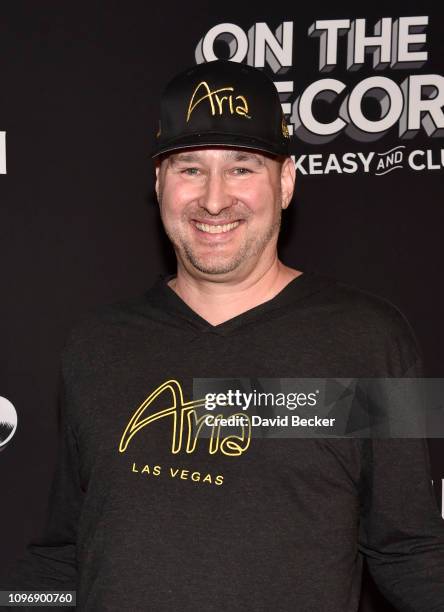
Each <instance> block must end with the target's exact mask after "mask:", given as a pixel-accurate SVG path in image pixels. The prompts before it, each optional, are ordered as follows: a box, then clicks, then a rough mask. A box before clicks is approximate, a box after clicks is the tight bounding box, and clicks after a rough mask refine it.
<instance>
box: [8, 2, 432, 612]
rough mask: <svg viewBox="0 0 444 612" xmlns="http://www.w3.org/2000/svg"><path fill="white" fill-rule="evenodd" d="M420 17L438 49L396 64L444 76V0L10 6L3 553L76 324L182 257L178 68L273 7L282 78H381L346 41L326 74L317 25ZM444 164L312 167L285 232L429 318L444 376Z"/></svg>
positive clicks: (298, 82) (415, 143) (45, 453)
mask: <svg viewBox="0 0 444 612" xmlns="http://www.w3.org/2000/svg"><path fill="white" fill-rule="evenodd" d="M408 15H429V18H430V25H429V26H428V28H427V44H426V49H427V50H428V51H429V61H428V62H427V64H426V65H425V66H424V67H423V68H421V69H419V70H413V69H410V70H408V69H407V70H405V71H398V72H400V73H402V74H394V71H391V72H390V71H383V72H382V73H381V74H383V75H384V76H388V77H389V78H393V79H394V80H396V81H397V82H398V83H399V82H401V80H402V79H403V78H405V76H407V75H408V74H420V73H425V74H427V73H437V74H442V71H443V63H444V59H443V58H444V55H443V40H444V9H443V8H440V6H439V4H438V3H436V4H435V5H432V3H427V2H417V3H406V2H402V3H401V2H399V3H398V2H385V3H384V4H381V5H380V6H378V4H377V3H375V2H369V3H368V4H367V3H364V4H360V5H355V4H352V3H347V2H341V1H338V2H336V3H335V4H334V7H332V4H331V3H326V2H325V3H323V2H310V3H306V4H303V5H301V4H300V3H299V4H297V3H294V2H289V1H285V2H280V3H279V4H275V3H269V4H268V5H267V4H264V8H263V9H256V8H255V10H254V12H253V11H252V8H251V5H249V4H241V3H233V4H231V5H230V3H228V4H227V3H217V4H214V5H212V4H211V3H208V2H200V1H199V2H193V3H191V4H190V3H183V2H177V1H176V2H169V3H168V4H167V3H159V4H157V5H151V4H150V5H149V4H148V3H147V2H142V1H140V0H133V1H131V2H128V3H125V4H124V3H123V2H121V1H119V2H117V1H114V0H107V1H106V2H85V1H80V2H79V1H77V2H60V1H58V2H56V1H49V0H40V1H39V2H33V1H31V0H29V1H23V0H18V1H17V0H14V2H12V1H10V2H8V3H2V6H1V9H0V130H4V131H6V132H7V136H6V139H7V174H6V175H0V248H1V252H0V270H1V277H0V279H1V285H0V291H1V300H0V395H1V396H4V397H6V398H8V399H9V400H10V401H11V402H12V403H13V404H14V406H15V407H16V409H17V412H18V416H19V428H18V430H17V433H16V435H15V437H14V439H13V440H12V442H11V443H10V444H9V445H8V446H7V448H5V449H3V451H2V452H1V453H0V483H1V489H0V491H1V492H0V496H1V497H0V500H1V519H2V520H1V523H0V525H1V527H0V529H1V532H0V542H1V547H0V567H4V566H6V565H7V564H8V563H11V562H12V561H13V560H14V559H16V558H17V557H18V556H19V555H20V554H21V553H22V550H23V548H24V546H25V543H26V542H27V541H28V540H29V539H30V538H31V536H33V535H35V534H37V533H38V532H39V530H40V529H41V527H42V524H43V520H44V513H45V505H46V500H47V494H48V490H49V486H50V482H51V476H52V472H53V469H54V465H55V448H56V413H57V385H58V368H59V356H60V351H61V348H62V346H63V343H64V340H65V338H66V335H67V333H68V331H69V329H70V328H71V327H72V325H73V324H74V323H75V322H76V321H78V320H79V319H80V318H82V317H83V316H84V315H85V314H86V313H87V312H88V311H90V310H91V309H93V308H95V307H96V306H99V305H101V304H104V303H108V302H113V301H118V300H121V299H124V298H127V297H131V296H134V295H137V294H140V293H142V292H143V291H145V290H146V289H147V288H148V287H149V286H150V285H151V284H152V282H153V281H154V280H155V278H156V277H157V275H158V274H159V273H162V272H165V271H171V270H172V267H173V265H174V260H173V258H172V256H171V252H170V250H169V247H168V245H167V243H166V240H165V238H164V236H163V233H162V229H161V226H160V222H159V218H158V212H157V204H156V202H155V199H154V193H153V166H152V162H151V160H150V157H149V151H150V149H151V147H152V145H153V141H154V133H155V131H156V130H157V119H158V112H157V105H158V97H159V93H160V91H161V89H162V88H163V86H164V85H165V83H166V81H167V80H168V79H169V78H170V77H171V76H172V75H173V74H175V73H176V72H178V71H179V70H182V69H184V68H186V67H188V66H189V65H192V64H194V63H195V60H194V51H195V47H196V45H197V43H198V41H199V40H200V38H201V37H202V36H203V35H205V33H206V32H207V31H208V30H209V29H210V28H211V27H212V26H214V25H216V24H219V23H222V22H231V23H236V24H238V25H240V26H241V27H242V28H243V29H244V30H245V31H247V30H248V29H249V28H250V27H251V26H252V25H253V24H254V23H257V22H260V21H264V22H266V23H267V24H268V25H269V27H270V28H271V29H272V30H274V29H275V28H276V27H277V26H278V25H279V24H280V23H281V22H282V21H284V20H288V21H293V22H294V28H295V33H294V57H293V67H292V69H291V73H290V75H291V76H286V75H284V76H280V77H276V80H278V79H279V78H281V79H282V80H286V79H287V78H291V79H293V80H294V81H295V89H296V90H297V91H299V90H300V91H302V90H303V89H304V88H305V87H306V86H307V85H308V84H309V83H311V82H312V81H314V80H317V79H319V78H323V76H329V77H332V78H338V79H340V80H343V81H344V82H346V83H349V84H350V85H352V84H354V83H357V82H359V81H360V80H362V79H363V78H365V77H366V76H373V75H374V74H375V73H374V71H373V70H372V69H371V63H370V59H369V58H368V62H367V63H366V66H365V68H363V69H362V70H360V71H358V72H357V73H347V71H346V70H345V68H344V64H345V59H344V53H345V51H344V50H342V51H341V53H340V59H341V60H342V67H338V69H336V70H335V71H334V72H332V73H328V74H327V75H321V74H319V73H318V72H317V66H318V50H319V40H318V39H311V38H308V36H307V30H308V27H309V26H310V25H311V23H313V21H315V20H316V19H332V18H337V19H339V18H350V19H353V18H358V17H365V18H367V20H368V23H369V27H371V28H373V25H374V23H375V22H376V21H377V20H378V19H379V18H381V17H386V16H390V17H393V18H396V17H399V16H408ZM341 40H342V39H341ZM340 44H341V45H343V42H341V43H340ZM224 51H226V48H225V47H224V46H221V47H220V55H221V56H223V53H224ZM267 73H268V74H269V76H273V75H272V73H271V71H270V70H269V69H268V72H267ZM404 73H405V74H404ZM294 97H295V96H293V98H292V99H294ZM370 112H371V109H370ZM442 142H443V141H442V138H441V139H439V138H433V139H431V138H429V137H428V136H427V135H426V134H425V133H424V132H420V133H419V134H418V135H417V136H415V137H414V139H413V140H410V141H408V143H404V144H408V145H409V147H410V148H412V149H413V148H422V149H427V148H432V147H433V148H434V150H435V151H436V150H438V151H439V148H440V147H442ZM398 144H403V143H402V142H400V141H399V139H398V137H397V130H396V128H393V129H392V130H390V132H389V133H388V134H387V135H385V136H384V137H383V138H382V139H380V140H378V141H376V142H373V143H368V144H366V143H356V142H354V141H352V140H351V139H350V138H348V137H347V136H345V135H343V136H340V137H338V138H337V139H336V140H334V141H333V142H331V143H329V144H327V145H319V146H315V145H307V144H305V143H302V142H299V143H296V145H295V153H296V154H299V153H313V152H319V151H335V152H337V153H342V152H345V151H371V150H375V151H378V150H379V151H387V150H388V149H389V148H390V147H391V146H396V145H398ZM442 176H443V174H442V168H441V169H440V170H433V171H428V172H427V171H424V172H413V171H411V170H408V169H404V170H400V171H399V172H398V171H397V172H393V173H391V174H387V175H385V176H383V177H375V176H371V175H364V174H362V173H359V174H354V175H339V176H338V175H336V174H334V173H333V174H331V175H328V176H321V175H319V176H302V175H299V176H298V179H297V189H296V195H295V198H294V201H293V203H292V205H291V207H290V209H289V210H288V211H286V212H285V214H284V217H283V223H284V227H283V233H282V239H281V258H282V259H283V260H284V262H285V263H287V264H288V265H290V266H293V267H296V268H299V269H302V270H313V271H317V272H321V273H323V274H327V275H330V276H333V277H335V278H337V279H339V280H342V281H344V282H347V283H350V284H353V285H355V286H358V287H361V288H364V289H367V290H370V291H372V292H374V293H377V294H379V295H381V296H383V297H386V298H388V299H389V300H391V301H392V302H393V303H394V304H396V305H397V306H398V307H399V308H400V309H401V310H402V311H403V312H404V313H405V315H406V316H407V318H408V319H409V321H410V323H411V324H412V326H413V328H414V330H415V332H416V335H417V337H418V340H419V342H420V345H421V347H422V349H423V352H424V357H425V363H426V367H427V375H428V376H435V377H442V376H443V375H444V372H443V370H444V349H443V346H444V342H443V340H444V331H443V325H442V312H443V311H444V291H443V286H442V285H443V284H442V277H443V272H444V260H443V256H442V227H443V223H444V212H443V206H442V184H443V182H442ZM430 448H431V459H432V472H433V474H432V476H433V478H434V480H435V488H436V493H437V503H438V504H439V505H441V497H440V489H441V479H442V478H444V444H443V442H442V441H441V440H439V439H435V440H431V441H430ZM366 592H367V594H366V596H365V598H364V602H363V605H362V610H366V611H367V610H378V611H380V610H381V611H383V610H390V609H391V608H390V607H389V606H385V605H384V604H383V602H382V598H381V597H380V596H379V595H378V594H377V592H376V591H375V589H374V587H372V585H371V584H367V586H366ZM338 612H339V611H338Z"/></svg>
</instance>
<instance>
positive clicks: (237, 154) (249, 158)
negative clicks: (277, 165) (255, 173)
mask: <svg viewBox="0 0 444 612" xmlns="http://www.w3.org/2000/svg"><path fill="white" fill-rule="evenodd" d="M225 157H226V158H227V159H228V160H230V161H231V160H232V161H236V162H253V163H255V164H256V165H258V166H264V165H265V163H264V159H263V157H262V156H260V155H257V154H256V153H249V152H248V151H227V153H226V155H225Z"/></svg>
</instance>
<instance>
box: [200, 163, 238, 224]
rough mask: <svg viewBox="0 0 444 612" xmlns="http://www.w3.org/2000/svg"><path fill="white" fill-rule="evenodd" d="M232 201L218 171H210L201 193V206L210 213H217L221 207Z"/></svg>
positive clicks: (225, 206)
mask: <svg viewBox="0 0 444 612" xmlns="http://www.w3.org/2000/svg"><path fill="white" fill-rule="evenodd" d="M231 203H232V196H230V193H229V190H228V186H227V184H226V182H225V181H224V177H223V176H222V175H221V174H219V173H216V172H214V173H210V174H209V175H208V178H207V180H206V182H205V192H204V194H203V195H202V206H203V207H204V208H205V209H206V210H207V211H208V212H209V213H210V214H212V215H217V214H218V213H219V212H220V211H221V210H222V209H224V208H227V206H230V204H231Z"/></svg>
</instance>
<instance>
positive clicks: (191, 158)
mask: <svg viewBox="0 0 444 612" xmlns="http://www.w3.org/2000/svg"><path fill="white" fill-rule="evenodd" d="M198 161H200V159H199V155H196V153H173V155H170V156H169V163H170V166H174V164H178V163H180V162H185V163H195V162H198Z"/></svg>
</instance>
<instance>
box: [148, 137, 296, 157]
mask: <svg viewBox="0 0 444 612" xmlns="http://www.w3.org/2000/svg"><path fill="white" fill-rule="evenodd" d="M211 146H227V147H232V148H234V149H237V148H239V149H254V150H256V151H262V152H264V153H269V154H271V155H289V154H290V153H289V150H288V145H287V143H285V144H283V145H282V146H281V147H279V146H276V144H272V143H269V142H265V141H263V140H260V139H258V138H250V137H248V136H240V135H239V134H217V133H214V134H208V133H206V134H202V135H200V134H190V135H188V136H183V137H182V138H175V139H174V140H170V141H167V142H165V143H163V144H161V145H160V146H158V147H157V148H156V149H155V150H154V151H153V152H152V153H151V157H152V158H155V157H157V156H159V155H162V153H170V152H172V151H180V150H182V149H194V148H199V147H211Z"/></svg>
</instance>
